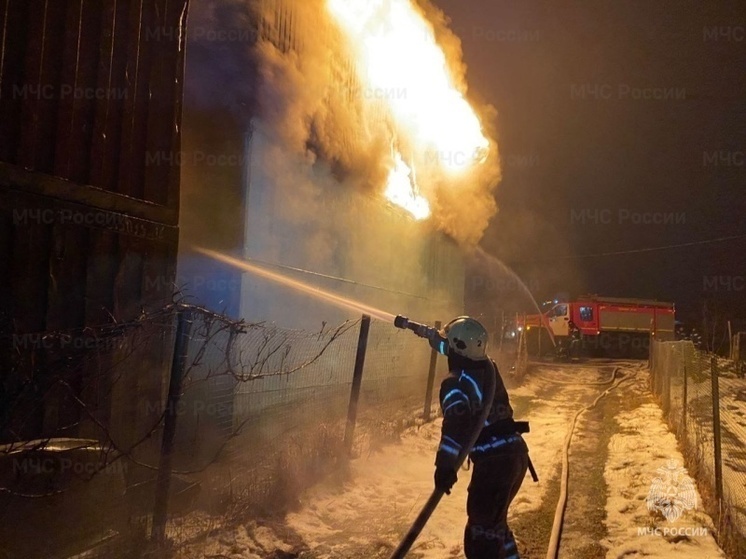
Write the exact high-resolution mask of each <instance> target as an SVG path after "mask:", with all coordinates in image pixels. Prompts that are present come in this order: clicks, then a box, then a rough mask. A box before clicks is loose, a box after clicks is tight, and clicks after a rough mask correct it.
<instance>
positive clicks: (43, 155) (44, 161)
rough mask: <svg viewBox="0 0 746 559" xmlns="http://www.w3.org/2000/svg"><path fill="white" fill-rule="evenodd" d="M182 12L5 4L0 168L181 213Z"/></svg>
mask: <svg viewBox="0 0 746 559" xmlns="http://www.w3.org/2000/svg"><path fill="white" fill-rule="evenodd" d="M185 9H186V0H177V1H175V0H148V1H146V0H0V102H1V103H2V107H1V108H0V114H2V117H3V118H2V121H0V138H2V140H0V161H3V162H5V163H11V164H15V165H18V166H20V167H23V168H24V169H28V170H33V171H37V172H40V173H45V174H50V175H54V176H57V177H60V178H64V179H67V180H69V181H72V182H75V183H77V184H85V185H91V186H96V187H99V188H102V189H104V190H107V191H110V192H118V193H120V194H124V195H127V196H131V197H133V198H137V199H140V200H145V201H148V202H152V203H154V204H157V205H160V206H164V207H167V208H169V209H171V210H175V209H176V208H177V207H178V189H177V188H175V185H178V165H177V162H178V153H177V152H176V150H175V149H174V146H175V144H176V141H177V140H178V127H177V126H176V124H177V117H178V114H179V112H180V107H181V100H180V97H181V84H182V80H181V72H182V69H183V56H184V49H183V43H184V37H183V36H182V31H185V30H184V29H183V26H184V25H185V17H184V16H185ZM171 214H174V212H173V211H172V212H171ZM171 223H172V224H175V219H174V218H173V216H172V218H171Z"/></svg>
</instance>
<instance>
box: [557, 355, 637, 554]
mask: <svg viewBox="0 0 746 559" xmlns="http://www.w3.org/2000/svg"><path fill="white" fill-rule="evenodd" d="M621 369H622V367H615V368H614V372H613V373H612V375H611V380H609V381H607V382H604V383H603V384H608V383H610V382H611V383H613V384H612V385H611V386H610V387H609V388H607V389H606V390H604V391H603V392H602V393H601V394H599V395H598V397H597V398H596V399H595V400H594V401H593V403H592V404H590V405H589V406H586V407H584V408H582V409H580V410H578V412H577V413H576V414H575V416H574V417H573V419H572V422H571V423H570V430H569V431H568V432H567V436H566V437H565V444H564V447H563V449H562V479H561V480H560V497H559V501H558V502H557V508H556V509H555V511H554V524H553V525H552V534H551V536H550V538H549V548H548V549H547V557H546V559H556V558H557V554H558V553H559V544H560V532H561V531H562V524H563V522H564V519H565V507H567V483H568V479H569V476H570V442H571V441H572V435H573V432H574V431H575V423H576V422H577V420H578V418H579V417H580V415H581V414H583V413H584V412H586V411H588V410H591V409H593V408H594V407H596V404H598V402H600V401H601V398H604V397H605V396H607V395H608V394H609V393H610V392H611V391H612V390H614V389H615V388H617V387H618V386H619V385H620V384H621V383H622V382H624V381H625V380H631V379H633V378H635V375H632V376H626V377H620V378H619V379H617V380H616V381H614V377H616V375H617V372H618V371H620V370H621ZM563 384H564V383H563Z"/></svg>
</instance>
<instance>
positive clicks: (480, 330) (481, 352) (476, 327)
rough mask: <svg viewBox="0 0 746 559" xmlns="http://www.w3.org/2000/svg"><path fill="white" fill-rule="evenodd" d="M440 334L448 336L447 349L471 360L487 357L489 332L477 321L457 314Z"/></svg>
mask: <svg viewBox="0 0 746 559" xmlns="http://www.w3.org/2000/svg"><path fill="white" fill-rule="evenodd" d="M441 335H442V336H443V337H444V338H448V348H449V351H453V353H456V354H458V355H461V356H463V357H466V358H468V359H471V360H473V361H480V360H482V359H487V340H488V339H489V334H487V330H486V329H485V327H484V326H482V325H481V324H480V323H479V321H477V320H475V319H473V318H471V317H469V316H459V317H457V318H454V319H453V320H451V321H450V322H449V323H448V324H446V325H445V326H444V327H443V330H442V332H441Z"/></svg>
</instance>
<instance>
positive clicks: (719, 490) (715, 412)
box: [710, 355, 723, 507]
mask: <svg viewBox="0 0 746 559" xmlns="http://www.w3.org/2000/svg"><path fill="white" fill-rule="evenodd" d="M710 376H711V377H712V429H713V434H714V444H715V496H716V497H717V500H718V506H719V507H722V503H723V456H722V448H721V438H720V386H719V379H718V363H717V357H715V356H714V355H713V356H712V358H711V359H710Z"/></svg>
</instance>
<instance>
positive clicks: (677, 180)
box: [435, 0, 746, 321]
mask: <svg viewBox="0 0 746 559" xmlns="http://www.w3.org/2000/svg"><path fill="white" fill-rule="evenodd" d="M435 3H436V4H437V5H438V6H439V7H440V8H441V9H443V10H444V11H445V12H446V14H447V15H448V16H449V17H450V18H451V20H452V28H453V29H454V31H455V32H456V33H457V34H458V35H459V36H460V37H461V39H462V42H463V50H464V59H465V61H466V63H467V65H468V68H469V70H468V81H469V85H470V92H469V94H470V97H472V98H473V99H475V100H477V101H479V102H487V103H491V104H492V105H493V106H494V107H496V108H497V111H498V113H499V117H498V123H497V130H498V133H499V139H498V142H499V147H500V151H501V153H502V159H503V180H502V183H501V184H500V186H499V188H498V191H497V200H498V203H499V206H500V213H499V214H498V216H497V217H496V218H494V219H493V222H492V224H491V226H490V228H489V230H488V231H487V234H486V235H485V238H484V239H483V242H482V244H483V246H484V248H485V249H487V250H488V251H490V252H491V253H493V254H495V255H496V256H498V257H500V258H501V259H503V260H504V261H505V262H506V263H507V264H509V265H510V266H512V267H513V268H514V269H515V270H516V271H517V272H518V274H519V275H520V276H521V277H522V278H524V279H526V280H527V283H528V284H529V285H530V286H531V287H532V288H533V290H534V291H535V292H536V294H537V295H538V296H539V297H541V298H545V297H552V296H555V295H557V294H561V293H566V294H568V295H569V296H576V295H579V294H582V293H598V294H601V295H609V296H618V297H651V298H657V299H660V300H668V301H674V302H675V303H676V305H677V310H678V314H679V316H680V317H681V318H684V319H685V320H689V321H695V320H698V319H701V316H702V309H703V303H704V302H705V301H707V304H708V308H709V309H711V310H712V309H715V312H717V313H720V314H723V315H727V316H725V317H726V318H730V319H738V318H746V304H745V303H744V299H746V278H745V277H744V276H746V217H745V216H746V181H745V180H744V179H745V178H746V160H744V158H745V157H746V154H745V153H744V152H746V142H745V141H744V140H745V139H746V107H745V105H746V3H744V2H717V3H714V2H713V3H709V2H671V1H665V2H664V1H650V0H645V1H634V2H623V1H619V0H615V1H609V0H604V1H598V0H595V1H593V2H566V1H557V0H552V1H541V2H537V1H525V0H521V1H517V0H511V1H496V0H467V1H464V0H436V2H435ZM736 235H741V236H742V237H741V238H740V239H736V240H730V241H724V242H720V243H713V244H701V245H694V246H687V247H680V248H671V249H667V250H661V251H652V252H636V253H635V252H633V253H630V254H624V255H612V256H594V257H587V258H578V257H577V256H578V255H589V254H598V253H607V252H618V251H635V250H640V249H647V248H651V247H659V246H664V245H676V244H682V243H691V242H698V241H704V240H709V239H714V238H719V237H725V236H736ZM568 257H570V258H568Z"/></svg>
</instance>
